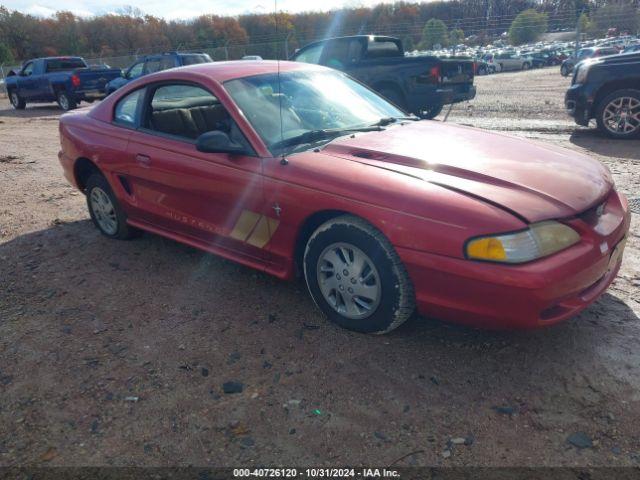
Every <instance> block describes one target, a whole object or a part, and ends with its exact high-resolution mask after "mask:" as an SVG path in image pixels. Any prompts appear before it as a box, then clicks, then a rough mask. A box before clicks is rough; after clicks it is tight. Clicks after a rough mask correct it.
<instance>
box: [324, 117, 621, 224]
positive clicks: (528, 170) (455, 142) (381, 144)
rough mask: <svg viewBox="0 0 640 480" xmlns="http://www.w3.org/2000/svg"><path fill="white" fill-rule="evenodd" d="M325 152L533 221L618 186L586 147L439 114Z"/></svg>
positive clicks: (566, 213) (567, 213)
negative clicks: (449, 120) (580, 149)
mask: <svg viewBox="0 0 640 480" xmlns="http://www.w3.org/2000/svg"><path fill="white" fill-rule="evenodd" d="M323 153H324V154H327V155H332V156H335V157H340V158H343V159H346V160H350V161H354V162H359V163H362V164H366V165H369V166H371V167H374V168H381V169H385V170H388V171H391V172H394V173H396V174H400V175H407V176H410V177H414V178H417V179H421V180H424V181H426V182H430V183H432V184H435V185H439V186H441V187H444V188H447V189H450V190H454V191H456V192H458V193H461V194H464V195H469V196H472V197H475V198H478V199H480V200H483V201H485V202H487V203H490V204H493V205H496V206H499V207H501V208H503V209H505V210H508V211H509V212H511V213H513V214H514V215H516V216H518V217H520V218H521V219H523V220H525V221H527V222H537V221H541V220H548V219H552V218H565V217H571V216H574V215H576V214H579V213H581V212H584V211H585V210H587V209H589V208H591V207H592V206H594V205H596V204H598V203H599V202H601V201H603V199H604V198H605V196H606V195H607V194H608V192H609V191H610V190H611V188H612V187H613V180H612V178H611V174H610V173H609V171H608V169H607V168H606V167H605V166H604V165H602V164H601V163H599V162H597V161H595V160H593V159H591V158H589V157H587V156H585V155H582V154H579V153H576V152H573V151H571V150H565V149H561V148H555V147H552V146H549V145H546V144H542V143H534V142H530V141H527V140H522V139H519V138H515V137H510V136H507V135H502V134H496V133H491V132H487V131H484V130H479V129H474V128H469V127H463V126H458V125H451V124H445V123H441V122H435V121H420V122H411V123H406V124H404V125H395V126H392V127H390V128H388V129H387V130H385V131H383V132H371V133H366V134H358V135H356V136H355V137H353V138H348V137H344V138H341V139H339V140H336V141H334V142H332V143H330V144H328V145H327V146H326V147H325V148H324V149H323Z"/></svg>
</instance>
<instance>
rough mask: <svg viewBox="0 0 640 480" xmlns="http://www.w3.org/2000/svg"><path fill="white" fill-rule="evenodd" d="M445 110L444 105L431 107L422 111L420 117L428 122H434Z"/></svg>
mask: <svg viewBox="0 0 640 480" xmlns="http://www.w3.org/2000/svg"><path fill="white" fill-rule="evenodd" d="M443 108H444V105H431V106H430V107H427V108H425V109H424V110H421V111H420V113H419V115H418V116H419V117H420V118H424V119H426V120H433V119H434V118H436V117H437V116H438V115H440V112H442V109H443Z"/></svg>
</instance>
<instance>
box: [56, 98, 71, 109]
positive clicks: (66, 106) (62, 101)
mask: <svg viewBox="0 0 640 480" xmlns="http://www.w3.org/2000/svg"><path fill="white" fill-rule="evenodd" d="M58 102H59V103H60V108H62V110H64V111H67V110H69V99H68V98H67V96H66V95H65V94H61V95H60V96H59V97H58Z"/></svg>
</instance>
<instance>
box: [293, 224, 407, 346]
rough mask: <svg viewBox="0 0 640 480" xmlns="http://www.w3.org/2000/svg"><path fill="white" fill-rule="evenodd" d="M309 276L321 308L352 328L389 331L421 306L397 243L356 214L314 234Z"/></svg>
mask: <svg viewBox="0 0 640 480" xmlns="http://www.w3.org/2000/svg"><path fill="white" fill-rule="evenodd" d="M304 275H305V279H306V282H307V287H308V288H309V292H310V293H311V296H312V298H313V300H314V302H315V303H316V305H317V306H318V307H319V308H320V310H322V312H323V313H324V314H325V315H326V316H327V317H328V318H329V320H331V321H332V322H334V323H336V324H338V325H340V326H341V327H343V328H347V329H349V330H354V331H357V332H363V333H387V332H390V331H391V330H393V329H395V328H397V327H399V326H400V325H401V324H402V323H404V322H405V321H406V320H407V319H408V318H409V317H410V316H411V315H412V313H413V311H414V310H415V295H414V290H413V285H412V283H411V280H410V279H409V275H408V273H407V271H406V269H405V267H404V265H403V264H402V261H401V260H400V257H398V254H397V253H396V251H395V250H394V248H393V246H392V245H391V243H390V242H389V240H388V239H387V238H386V237H385V236H384V235H383V234H382V232H380V231H379V230H377V229H376V228H375V227H373V226H372V225H370V224H369V223H367V222H366V221H364V220H362V219H361V218H358V217H355V216H352V215H343V216H340V217H337V218H334V219H333V220H329V221H328V222H326V223H324V224H323V225H321V226H320V227H319V228H318V229H317V230H316V231H315V232H314V233H313V235H312V236H311V238H310V239H309V242H308V243H307V247H306V250H305V253H304Z"/></svg>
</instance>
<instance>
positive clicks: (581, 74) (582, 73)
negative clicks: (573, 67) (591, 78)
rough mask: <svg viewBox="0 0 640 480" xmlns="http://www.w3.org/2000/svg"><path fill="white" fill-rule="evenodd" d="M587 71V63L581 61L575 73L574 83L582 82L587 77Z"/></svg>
mask: <svg viewBox="0 0 640 480" xmlns="http://www.w3.org/2000/svg"><path fill="white" fill-rule="evenodd" d="M588 73H589V65H588V64H586V63H583V64H582V65H580V66H579V67H578V72H577V73H576V83H584V82H585V80H586V79H587V74H588Z"/></svg>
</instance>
